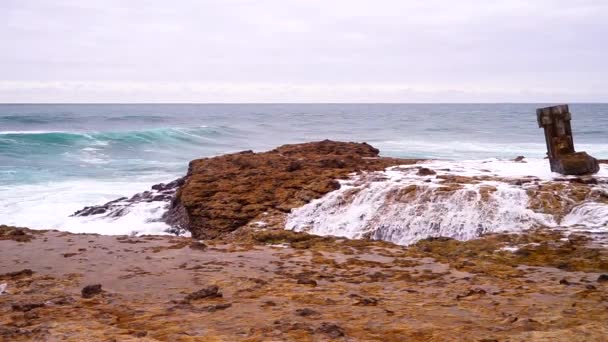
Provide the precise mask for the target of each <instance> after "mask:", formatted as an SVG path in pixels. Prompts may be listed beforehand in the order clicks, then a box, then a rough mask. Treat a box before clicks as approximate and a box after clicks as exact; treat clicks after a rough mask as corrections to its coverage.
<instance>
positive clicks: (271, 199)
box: [165, 140, 416, 239]
mask: <svg viewBox="0 0 608 342" xmlns="http://www.w3.org/2000/svg"><path fill="white" fill-rule="evenodd" d="M378 153H379V151H378V150H377V149H375V148H374V147H372V146H370V145H368V144H365V143H345V142H335V141H329V140H325V141H321V142H314V143H305V144H295V145H285V146H281V147H279V148H277V149H274V150H272V151H269V152H263V153H253V152H251V151H245V152H240V153H235V154H229V155H223V156H218V157H213V158H205V159H198V160H193V161H192V162H190V166H189V170H188V175H187V176H186V177H185V182H184V185H183V186H182V187H180V189H179V191H178V192H177V193H176V196H175V199H174V200H173V202H172V203H171V208H170V209H169V212H168V213H167V214H166V215H165V220H166V222H167V223H169V224H170V225H172V226H175V227H179V228H185V229H187V230H189V231H190V232H191V233H192V236H193V237H195V238H198V239H209V238H217V237H220V236H223V235H226V234H227V233H230V232H233V231H235V230H237V229H238V228H241V227H244V226H245V225H246V224H248V223H249V222H251V221H252V220H254V219H256V218H260V217H261V215H263V214H264V213H269V212H277V213H287V212H289V211H290V210H291V209H292V208H295V207H299V206H301V205H303V204H306V203H308V202H310V201H311V200H313V199H316V198H319V197H321V196H323V195H324V194H326V193H328V192H330V191H333V190H335V189H337V188H338V187H339V183H338V182H337V181H336V180H337V179H341V178H346V177H347V176H348V175H349V174H351V173H353V172H360V171H373V170H382V169H384V168H386V167H388V166H392V165H398V164H412V163H415V162H416V160H403V159H393V158H380V157H379V155H378Z"/></svg>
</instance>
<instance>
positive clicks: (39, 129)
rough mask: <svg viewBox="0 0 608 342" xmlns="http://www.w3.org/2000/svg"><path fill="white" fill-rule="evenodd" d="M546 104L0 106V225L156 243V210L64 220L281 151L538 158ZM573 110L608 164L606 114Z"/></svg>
mask: <svg viewBox="0 0 608 342" xmlns="http://www.w3.org/2000/svg"><path fill="white" fill-rule="evenodd" d="M546 105H550V104H120V105H118V104H78V105H62V104H53V105H51V104H36V105H33V104H19V105H14V104H10V105H9V104H5V105H0V224H10V225H17V226H28V227H31V228H39V229H51V228H52V229H61V230H67V231H72V232H94V233H101V234H125V233H130V232H139V233H160V232H162V231H163V230H164V229H166V228H167V227H166V226H165V225H164V224H162V223H159V222H157V221H155V219H157V218H158V217H160V215H162V208H161V207H159V206H155V205H150V206H149V207H139V208H138V209H137V210H136V211H135V212H133V213H130V214H129V215H128V216H126V217H123V218H120V219H117V220H116V221H111V220H108V219H104V220H101V219H98V218H74V217H70V215H71V214H72V213H73V212H74V211H76V210H78V209H81V208H82V207H84V206H87V205H94V204H101V203H105V202H107V201H109V200H113V199H115V198H118V197H122V196H130V195H132V194H134V193H137V192H141V191H143V190H146V189H147V188H149V186H151V185H152V184H155V183H159V182H167V181H171V180H173V179H175V178H177V177H180V176H182V175H183V174H184V173H185V172H186V169H187V165H188V162H189V161H190V160H192V159H195V158H200V157H208V156H214V155H218V154H223V153H229V152H236V151H241V150H249V149H251V150H255V151H263V150H267V149H271V148H274V147H276V146H277V145H281V144H287V143H298V142H306V141H315V140H322V139H333V140H344V141H358V142H363V141H366V142H368V143H370V144H372V145H373V146H375V147H377V148H379V149H380V150H381V154H382V155H385V156H394V157H403V158H432V159H442V160H455V161H462V160H480V159H485V158H499V159H510V158H513V157H516V156H519V155H524V156H526V157H528V158H530V159H535V158H536V159H542V158H543V157H544V156H545V152H546V147H545V142H544V136H543V132H542V130H541V129H539V128H538V125H537V123H536V115H535V109H536V108H538V107H542V106H546ZM571 111H572V113H573V121H572V126H573V131H574V135H575V136H574V141H575V145H576V148H577V150H586V151H587V152H589V153H590V154H592V155H594V156H596V157H598V158H604V159H608V104H574V105H571ZM522 167H523V166H522ZM588 210H591V211H593V210H592V209H588ZM593 212H597V210H595V211H593Z"/></svg>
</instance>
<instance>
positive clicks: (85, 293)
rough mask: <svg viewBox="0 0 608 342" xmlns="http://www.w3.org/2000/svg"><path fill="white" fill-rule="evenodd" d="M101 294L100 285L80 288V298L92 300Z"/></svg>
mask: <svg viewBox="0 0 608 342" xmlns="http://www.w3.org/2000/svg"><path fill="white" fill-rule="evenodd" d="M100 293H101V284H94V285H87V286H85V287H83V288H82V291H81V294H82V298H93V297H94V296H96V295H98V294H100Z"/></svg>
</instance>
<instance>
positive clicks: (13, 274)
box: [0, 268, 34, 279]
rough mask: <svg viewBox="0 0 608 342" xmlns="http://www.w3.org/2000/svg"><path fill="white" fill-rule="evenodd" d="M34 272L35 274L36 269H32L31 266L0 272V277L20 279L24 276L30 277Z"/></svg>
mask: <svg viewBox="0 0 608 342" xmlns="http://www.w3.org/2000/svg"><path fill="white" fill-rule="evenodd" d="M32 274H34V271H32V270H30V269H29V268H25V269H22V270H21V271H15V272H9V273H4V274H0V279H18V278H22V277H30V276H32Z"/></svg>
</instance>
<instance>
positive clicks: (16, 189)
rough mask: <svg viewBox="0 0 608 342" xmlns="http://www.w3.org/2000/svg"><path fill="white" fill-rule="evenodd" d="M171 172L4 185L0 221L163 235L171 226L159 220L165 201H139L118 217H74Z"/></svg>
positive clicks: (76, 230)
mask: <svg viewBox="0 0 608 342" xmlns="http://www.w3.org/2000/svg"><path fill="white" fill-rule="evenodd" d="M175 178H176V177H174V176H171V175H165V176H157V177H152V178H146V179H141V178H140V179H125V180H122V181H120V182H116V181H103V180H97V181H93V180H82V181H64V182H53V183H44V184H36V185H12V186H5V187H0V223H1V224H8V225H15V226H22V227H29V228H32V229H57V230H62V231H68V232H72V233H97V234H104V235H122V234H132V233H140V234H144V233H145V234H163V233H164V231H165V230H166V229H167V228H169V227H168V226H167V225H166V224H165V223H162V222H158V221H155V220H157V219H158V218H160V217H161V216H162V214H163V212H164V208H163V207H164V206H165V205H166V203H164V202H151V203H139V204H137V205H135V206H133V207H131V208H130V211H129V213H128V214H126V215H125V216H123V217H120V218H117V219H110V218H104V217H96V216H92V217H71V216H70V215H71V214H73V213H74V212H75V211H77V210H80V209H82V208H83V207H85V206H90V205H96V204H103V203H106V202H108V201H111V200H114V199H116V198H119V197H123V196H127V197H130V196H131V195H133V194H135V193H138V192H141V191H143V190H146V189H149V188H150V186H151V185H153V184H156V183H159V182H163V181H164V182H167V181H170V180H173V179H175Z"/></svg>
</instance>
